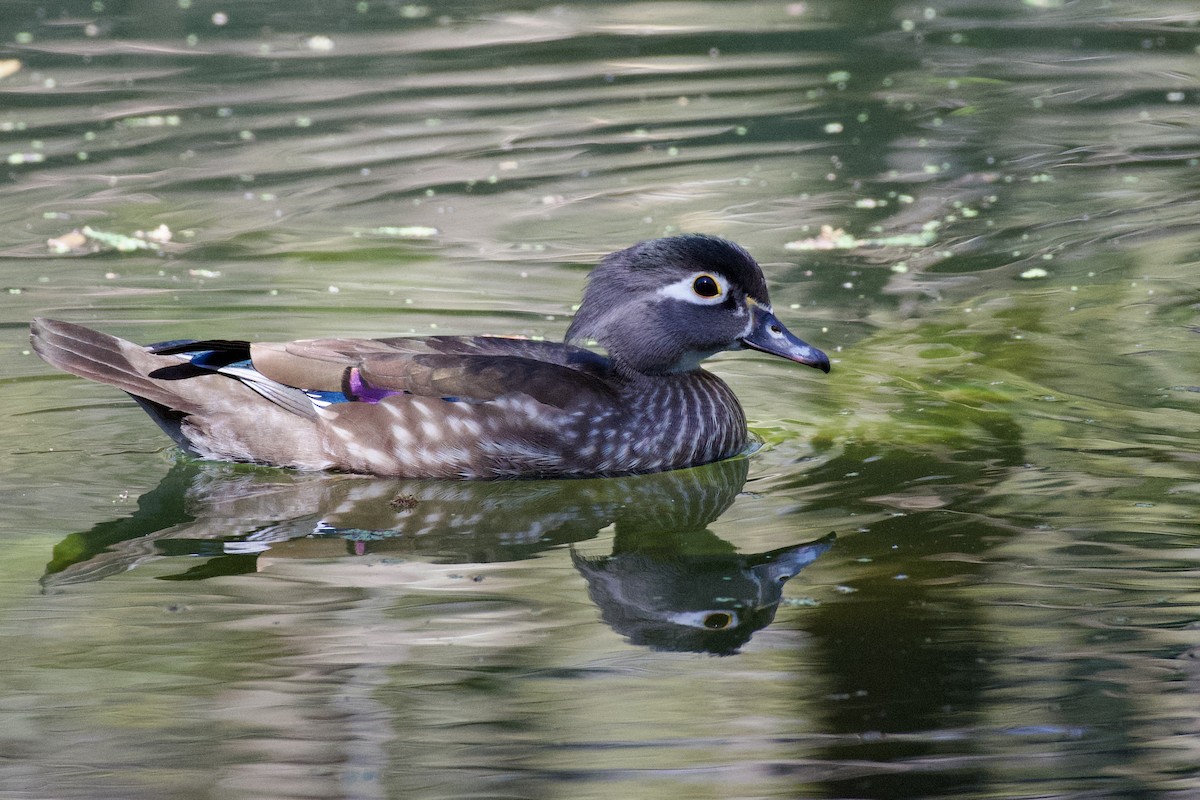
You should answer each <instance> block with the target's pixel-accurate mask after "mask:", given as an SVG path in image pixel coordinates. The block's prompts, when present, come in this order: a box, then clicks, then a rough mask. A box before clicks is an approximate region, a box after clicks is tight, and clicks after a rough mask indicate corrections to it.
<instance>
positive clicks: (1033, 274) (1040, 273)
mask: <svg viewBox="0 0 1200 800" xmlns="http://www.w3.org/2000/svg"><path fill="white" fill-rule="evenodd" d="M1049 275H1050V273H1049V272H1046V270H1044V269H1042V268H1041V267H1032V268H1031V269H1027V270H1025V271H1024V272H1022V273H1021V280H1025V281H1036V280H1038V279H1039V278H1045V277H1048V276H1049Z"/></svg>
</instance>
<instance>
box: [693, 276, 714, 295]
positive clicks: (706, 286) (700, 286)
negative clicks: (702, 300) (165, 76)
mask: <svg viewBox="0 0 1200 800" xmlns="http://www.w3.org/2000/svg"><path fill="white" fill-rule="evenodd" d="M692 291H693V292H695V293H696V294H698V295H700V296H701V297H716V296H717V295H719V294H720V293H721V285H720V284H719V283H717V279H716V278H714V277H713V276H712V275H701V276H700V277H698V278H696V280H695V281H693V282H692Z"/></svg>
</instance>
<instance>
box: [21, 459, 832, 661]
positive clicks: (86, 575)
mask: <svg viewBox="0 0 1200 800" xmlns="http://www.w3.org/2000/svg"><path fill="white" fill-rule="evenodd" d="M746 472H747V461H746V460H745V459H732V460H727V461H724V462H720V463H716V464H711V465H707V466H704V467H700V468H696V469H689V470H679V471H675V472H666V473H659V474H653V475H640V476H631V477H625V478H608V479H590V480H570V481H502V482H446V481H430V480H387V479H380V478H371V477H362V476H355V475H329V474H305V473H290V472H281V471H278V470H260V469H255V468H249V467H229V466H214V465H210V464H197V463H195V462H180V463H179V464H177V465H176V466H175V467H174V468H173V469H172V470H171V471H170V472H169V473H168V474H167V476H166V477H164V479H163V480H162V482H161V483H160V484H159V485H158V486H157V487H156V488H155V489H153V490H152V491H150V492H147V493H146V494H145V495H143V496H142V497H141V498H139V500H138V508H137V510H136V511H135V512H134V513H133V514H132V515H130V516H129V517H126V518H123V519H118V520H112V521H108V522H103V523H100V524H98V525H96V526H95V527H94V528H92V529H91V530H90V531H86V532H82V533H76V534H72V535H71V536H68V537H67V538H66V539H64V540H63V541H62V542H61V543H60V544H59V545H58V546H56V547H55V550H54V557H53V559H52V560H51V562H50V563H49V564H47V566H46V572H45V574H44V575H43V577H42V581H41V582H42V586H43V588H44V590H46V591H58V590H62V589H64V588H65V587H66V586H68V585H70V584H74V583H81V582H86V581H95V580H100V579H102V578H105V577H108V576H110V575H114V574H117V573H120V572H124V571H127V570H129V569H132V568H134V567H136V566H138V565H139V564H142V563H145V562H147V561H150V560H160V559H163V558H165V557H169V556H203V557H205V558H204V560H203V561H201V562H200V563H198V564H195V561H194V560H189V564H195V566H191V567H190V568H189V569H187V570H185V571H183V572H180V573H176V574H170V575H163V576H160V577H162V578H164V579H167V580H196V579H202V578H206V577H211V576H215V575H229V574H238V573H245V572H254V571H256V570H257V569H259V568H260V563H259V556H260V555H262V554H263V553H267V552H269V553H270V558H271V559H272V560H278V559H287V558H294V559H321V558H334V557H347V556H348V557H355V556H364V555H367V554H371V555H373V556H380V555H391V556H394V557H398V558H408V557H417V558H419V559H423V560H427V561H431V562H438V563H487V562H497V561H514V560H520V559H526V558H530V557H532V556H534V555H537V554H538V553H540V552H542V551H545V550H548V549H550V548H555V547H562V546H564V545H571V546H572V550H571V557H572V561H573V563H574V565H575V568H576V569H577V570H578V571H579V573H580V574H581V575H582V576H583V577H584V578H585V579H586V581H587V585H588V592H589V595H590V596H591V598H592V600H593V601H594V602H595V603H596V604H597V605H598V606H599V607H600V610H601V614H602V616H603V618H604V620H605V622H607V623H608V624H609V625H610V626H611V627H612V628H613V629H614V630H616V631H617V632H618V633H620V634H622V635H624V636H626V637H628V639H629V640H630V641H631V642H633V643H635V644H639V645H646V646H650V647H654V648H658V649H670V650H688V651H698V652H713V653H731V652H735V651H736V650H737V648H738V647H740V646H741V645H742V644H744V643H745V642H746V641H747V640H748V639H749V638H750V636H751V635H753V633H754V632H755V631H757V630H759V629H760V628H762V627H764V626H766V625H768V624H770V622H771V621H772V620H773V619H774V616H775V610H776V608H777V607H778V605H779V602H780V600H781V596H782V595H781V592H782V587H783V584H784V583H785V582H786V581H787V580H789V579H790V578H792V577H793V576H795V575H796V573H798V572H799V571H800V570H801V569H802V568H803V567H804V566H806V565H808V564H810V563H812V562H813V561H814V560H815V559H816V558H817V557H818V556H820V555H821V553H823V552H825V551H826V550H827V549H829V547H830V544H831V542H832V539H833V537H832V535H830V536H828V537H825V538H824V539H820V540H818V541H814V542H806V543H804V544H798V545H794V546H790V547H783V548H779V549H776V550H772V551H769V552H765V553H758V554H738V553H737V552H736V551H735V549H734V547H733V546H732V545H731V544H729V543H728V542H725V541H724V540H722V539H720V538H719V537H717V536H716V535H715V534H713V533H711V532H710V531H708V530H707V529H706V526H707V525H708V524H710V523H711V522H712V521H713V520H715V519H717V518H718V517H719V516H720V515H721V514H722V513H724V512H725V510H726V509H728V508H729V506H730V505H731V504H732V503H733V501H734V499H735V498H736V496H737V494H738V492H740V491H741V489H742V486H743V485H744V484H745V481H746ZM610 526H611V527H612V531H613V545H612V553H611V554H610V555H605V556H591V555H588V556H585V555H581V554H580V553H579V552H577V551H576V549H575V548H574V545H575V544H577V543H579V542H582V541H585V540H588V539H592V538H594V537H596V535H597V534H598V533H599V532H600V531H601V530H603V529H607V528H609V527H610Z"/></svg>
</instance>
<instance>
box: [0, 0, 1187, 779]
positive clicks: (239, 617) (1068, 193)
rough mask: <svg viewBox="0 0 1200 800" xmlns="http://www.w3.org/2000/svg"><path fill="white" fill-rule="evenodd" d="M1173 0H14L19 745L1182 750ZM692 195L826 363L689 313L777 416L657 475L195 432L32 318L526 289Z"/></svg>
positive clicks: (960, 770) (1095, 767)
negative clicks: (284, 466) (167, 420)
mask: <svg viewBox="0 0 1200 800" xmlns="http://www.w3.org/2000/svg"><path fill="white" fill-rule="evenodd" d="M1198 48H1200V15H1198V14H1197V12H1196V9H1195V7H1194V4H1191V3H1183V2H1154V3H1150V2H1112V3H1105V4H1073V3H1061V2H1052V1H1051V0H1038V2H1033V1H1032V0H1030V2H1025V3H1022V4H1015V3H998V2H940V3H925V4H907V3H890V2H879V3H870V4H860V3H843V2H805V3H766V2H691V3H689V2H680V3H603V4H591V3H561V4H558V5H540V4H523V5H522V4H517V5H514V4H509V5H498V4H495V3H474V2H458V3H429V4H420V3H411V4H401V3H381V2H374V0H368V1H367V2H362V3H357V4H354V3H333V4H328V3H326V4H301V5H299V6H297V5H296V4H288V3H278V2H261V3H253V4H218V3H214V2H207V0H191V2H190V3H188V2H176V1H175V0H170V2H167V1H166V0H163V1H162V2H159V1H158V0H150V1H147V2H140V3H116V2H104V3H92V2H72V0H67V2H63V3H59V4H57V5H54V6H44V5H41V4H39V3H35V2H11V3H8V4H7V6H6V9H5V14H4V19H3V20H2V21H0V76H2V77H0V158H2V159H3V164H0V179H2V180H3V181H4V191H3V194H2V196H0V197H2V199H0V276H2V280H0V285H3V287H4V288H5V290H6V293H5V294H4V298H5V302H4V304H3V317H2V318H0V326H2V327H0V330H2V331H3V336H2V337H0V349H2V350H3V354H4V358H3V363H4V367H3V373H2V379H0V398H2V400H3V402H2V404H0V407H2V408H3V411H2V412H0V435H2V436H3V438H4V441H5V442H7V443H8V447H7V452H8V456H7V457H5V458H4V459H2V460H0V478H2V483H0V486H2V488H0V493H2V497H3V500H4V503H5V506H6V508H7V509H8V513H7V514H6V515H5V520H6V521H5V522H0V544H2V545H3V547H4V554H5V558H4V559H2V560H0V564H2V566H0V637H2V638H3V640H4V642H5V645H4V647H3V651H2V652H0V667H2V668H0V722H2V724H0V752H3V753H4V754H5V758H4V759H3V760H2V761H0V794H4V795H5V796H15V797H51V796H52V797H61V798H69V797H79V798H84V797H86V798H95V797H114V798H116V797H120V798H138V797H146V798H151V797H153V798H160V797H166V796H170V797H213V796H223V797H309V796H320V797H488V798H493V797H559V796H562V797H567V796H569V797H578V798H587V797H611V796H614V795H622V796H630V797H644V798H654V797H664V798H666V797H688V798H708V797H712V798H717V797H780V798H783V797H788V798H791V797H880V798H891V797H980V796H985V795H986V796H1004V797H1034V796H1036V797H1151V796H1154V797H1157V796H1162V797H1187V796H1192V795H1194V794H1195V793H1196V792H1197V791H1198V787H1200V774H1198V773H1200V768H1198V767H1197V766H1196V765H1197V763H1200V762H1198V759H1197V754H1196V745H1195V742H1196V738H1195V737H1196V734H1197V733H1200V716H1198V715H1197V712H1196V710H1195V706H1196V696H1197V691H1198V685H1197V679H1198V676H1200V672H1198V670H1197V666H1196V660H1197V653H1200V649H1198V648H1200V632H1198V631H1200V628H1198V624H1200V623H1198V621H1197V620H1198V619H1200V614H1198V607H1197V606H1198V599H1197V595H1196V591H1195V585H1196V577H1197V568H1196V552H1197V551H1196V537H1197V533H1198V531H1200V517H1198V512H1200V470H1198V468H1197V467H1198V461H1200V457H1198V455H1197V453H1198V452H1200V447H1198V441H1200V423H1198V417H1197V413H1196V412H1197V401H1198V398H1200V368H1198V364H1200V360H1198V359H1197V357H1196V351H1197V344H1198V343H1200V320H1198V318H1197V309H1198V308H1200V281H1198V279H1197V274H1198V273H1197V259H1198V253H1200V233H1198V229H1197V227H1196V225H1195V220H1196V216H1197V209H1198V207H1200V206H1198V203H1197V196H1198V190H1200V136H1198V135H1197V119H1198V117H1197V104H1198V103H1200V90H1198V89H1197V85H1198V83H1197V74H1198V72H1200V67H1198V65H1200V61H1198V59H1200V56H1198V55H1197V53H1198V52H1200V50H1198ZM160 226H166V228H165V230H164V229H162V228H161V227H160ZM85 228H86V232H85ZM75 231H79V233H78V234H74V232H75ZM138 231H141V232H143V233H144V234H146V233H152V232H155V231H158V232H159V235H158V237H157V238H158V239H160V240H165V239H166V238H167V237H166V235H165V232H166V231H169V233H170V238H169V241H154V239H155V237H152V236H143V237H141V240H140V241H142V242H143V243H144V244H145V245H146V246H145V247H144V248H142V249H131V250H129V251H128V252H122V251H121V250H120V249H119V247H118V246H119V245H124V246H128V247H135V246H137V245H136V243H135V242H133V241H131V240H124V239H120V238H115V237H116V236H127V237H129V236H134V235H135V234H136V232H138ZM679 231H703V232H707V233H713V234H718V235H723V236H727V237H729V238H732V239H734V240H736V241H738V242H740V243H741V244H743V245H744V246H746V247H747V248H748V249H749V250H750V251H751V252H753V253H754V254H755V255H756V256H757V258H758V259H759V261H760V262H761V263H762V264H763V265H764V268H765V271H766V273H767V277H768V282H769V284H770V288H771V293H772V300H773V304H774V307H775V309H776V310H777V312H779V314H780V316H781V317H782V318H783V319H784V320H785V321H786V322H787V323H788V324H789V326H790V327H791V328H792V329H793V330H794V331H796V332H797V333H798V334H799V335H801V336H803V337H804V338H806V339H807V340H809V341H811V342H812V343H813V344H815V345H817V346H819V347H822V348H823V349H825V350H826V351H827V352H829V353H830V355H831V356H832V357H833V358H834V369H833V372H832V373H831V374H830V375H829V376H821V375H819V374H818V373H815V372H813V371H811V370H801V369H799V368H796V367H794V365H789V364H786V363H783V362H778V361H775V360H770V359H767V358H765V357H760V356H757V355H755V354H748V353H740V354H730V355H725V356H721V357H719V358H716V359H713V361H712V362H711V368H712V369H713V370H714V371H716V372H717V373H719V374H720V375H722V377H724V378H725V379H726V380H727V381H728V382H729V383H730V384H731V385H732V386H733V387H734V389H735V390H736V391H737V393H738V394H739V396H740V397H741V398H742V401H743V405H744V406H745V408H746V410H747V415H748V417H749V418H750V420H751V425H752V427H753V429H754V431H755V433H756V434H757V435H758V437H759V438H761V439H762V441H763V447H762V448H761V449H760V450H759V451H758V452H756V453H754V454H753V455H751V456H749V457H748V458H746V459H740V460H736V461H733V462H729V463H727V464H719V465H712V466H709V467H705V468H702V469H697V470H689V471H684V472H680V473H677V474H673V475H665V476H647V477H643V478H633V479H622V480H611V481H580V482H571V483H570V484H568V485H565V486H564V485H562V484H556V483H546V482H535V483H524V484H473V485H467V486H463V485H456V484H438V483H430V482H391V481H380V480H375V479H364V478H357V477H353V476H314V475H297V474H292V473H287V472H284V471H278V470H266V469H257V468H250V467H237V466H228V465H205V464H197V463H194V462H186V461H181V460H179V459H178V457H177V456H176V455H175V454H174V453H173V451H172V449H171V448H170V446H169V442H167V441H166V440H165V439H164V438H163V437H162V436H161V434H160V433H159V432H158V431H157V429H156V428H155V427H154V426H153V425H152V424H151V423H150V422H149V421H148V420H147V419H146V418H145V417H144V415H142V413H141V412H140V411H139V410H137V408H136V407H134V406H133V404H132V403H130V402H129V401H128V400H127V399H126V398H125V397H124V396H123V395H121V394H119V393H117V392H114V391H113V390H111V389H109V388H107V387H102V386H95V385H90V384H87V383H85V382H83V381H80V380H77V379H75V378H72V377H70V376H66V375H61V374H56V373H54V372H53V371H52V370H51V369H50V368H48V367H47V366H46V365H44V364H42V363H41V362H40V361H39V360H38V359H37V358H36V357H35V356H33V355H32V354H31V353H30V352H29V347H28V342H27V325H28V320H29V319H30V318H31V317H33V316H36V315H52V316H56V317H61V318H65V319H70V320H73V321H78V322H83V323H86V324H92V325H95V326H97V327H101V328H103V329H104V330H107V331H110V332H113V333H116V334H119V335H123V336H126V337H128V338H131V339H135V340H138V341H146V342H149V341H159V340H163V339H170V338H179V337H184V336H212V335H219V336H224V337H230V338H237V337H244V338H267V339H278V338H290V337H301V336H317V335H362V336H373V335H374V336H382V335H397V334H406V333H416V334H426V333H431V332H432V333H464V334H474V333H509V334H522V335H529V336H546V337H551V338H557V337H560V336H561V335H562V334H563V332H564V331H565V330H566V327H567V325H568V324H569V320H570V315H571V313H572V307H573V304H574V303H576V302H577V301H578V297H579V294H580V291H581V288H582V286H583V281H584V277H585V275H586V273H587V270H588V269H589V268H590V266H591V265H592V264H594V263H595V261H596V259H597V258H598V257H599V256H600V255H601V254H603V253H605V252H608V251H610V250H614V249H617V248H620V247H624V246H627V245H628V244H630V243H632V242H634V241H637V240H640V239H644V238H649V237H654V236H660V235H664V234H670V233H675V232H679ZM48 242H50V243H48ZM831 532H832V533H834V534H836V539H830V538H829V537H828V534H830V533H831Z"/></svg>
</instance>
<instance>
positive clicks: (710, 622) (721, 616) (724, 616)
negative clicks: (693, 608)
mask: <svg viewBox="0 0 1200 800" xmlns="http://www.w3.org/2000/svg"><path fill="white" fill-rule="evenodd" d="M732 624H733V615H732V614H729V613H726V612H724V611H714V612H712V613H711V614H709V615H708V616H706V617H705V618H704V627H706V628H708V629H709V630H710V631H723V630H725V629H726V628H728V627H729V626H730V625H732Z"/></svg>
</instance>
